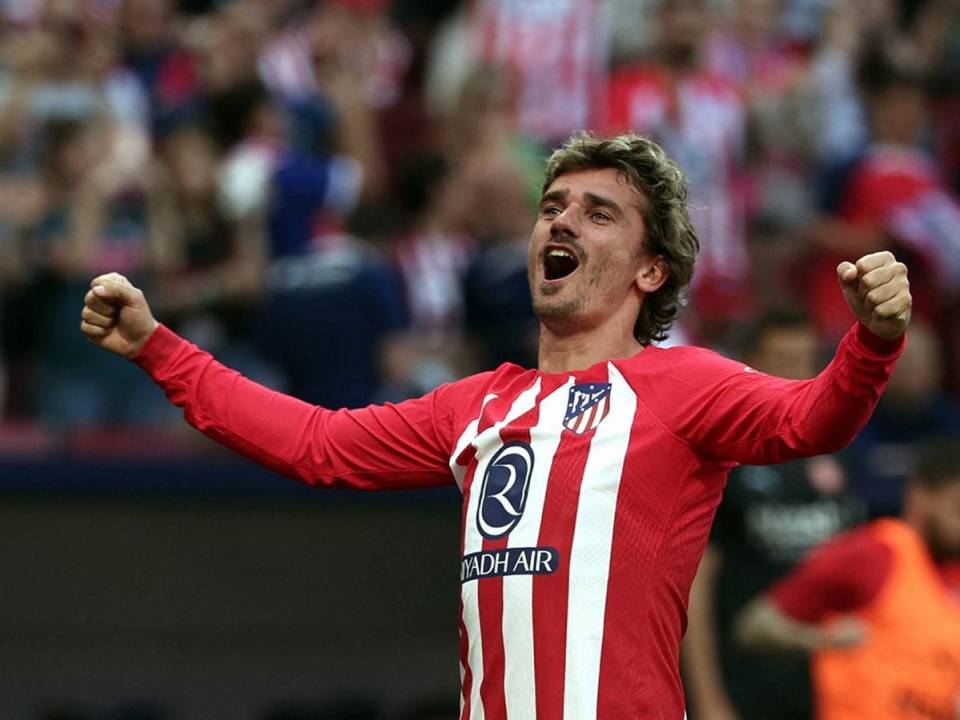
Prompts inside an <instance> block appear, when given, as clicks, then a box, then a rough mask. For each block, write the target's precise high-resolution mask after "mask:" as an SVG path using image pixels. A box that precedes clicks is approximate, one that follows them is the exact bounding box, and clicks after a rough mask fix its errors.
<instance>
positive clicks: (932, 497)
mask: <svg viewBox="0 0 960 720" xmlns="http://www.w3.org/2000/svg"><path fill="white" fill-rule="evenodd" d="M958 561H960V439H951V440H939V441H935V442H932V443H930V444H929V446H928V447H927V448H925V450H924V452H923V453H922V454H921V458H920V461H919V463H918V467H917V469H916V471H915V473H914V476H913V478H912V479H911V481H910V483H909V484H908V487H907V490H906V496H905V499H904V512H903V516H902V518H901V519H895V518H882V519H879V520H876V521H874V522H872V523H869V524H867V525H864V526H861V527H859V528H857V529H855V530H852V531H850V532H847V533H845V534H843V535H840V536H838V537H836V538H835V539H833V540H831V541H830V542H828V543H827V544H825V545H823V546H822V547H820V548H819V549H817V550H816V551H814V552H813V553H812V554H811V555H810V557H809V558H808V559H807V560H805V561H804V562H803V563H801V564H800V565H799V566H798V567H797V568H796V569H795V570H794V571H793V572H791V573H790V574H789V575H788V576H787V577H785V578H784V579H783V580H781V581H780V582H778V583H777V584H775V585H774V586H773V587H772V588H770V589H769V590H768V591H767V592H766V593H765V594H764V595H762V596H760V597H758V598H755V599H754V600H753V601H751V602H750V603H749V604H748V605H747V606H746V607H745V608H744V610H743V611H742V613H741V614H740V616H739V617H738V618H737V620H736V635H737V638H738V640H739V641H740V642H741V643H743V644H744V645H745V646H746V647H748V648H753V649H757V650H775V651H793V652H796V651H799V652H805V653H809V654H810V655H811V662H812V665H811V674H812V678H813V687H814V694H815V698H814V700H815V707H816V717H817V718H818V720H894V719H895V720H958V719H960V573H958V572H957V569H958ZM757 692H763V688H758V689H757Z"/></svg>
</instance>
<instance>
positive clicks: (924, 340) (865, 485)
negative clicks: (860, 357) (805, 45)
mask: <svg viewBox="0 0 960 720" xmlns="http://www.w3.org/2000/svg"><path fill="white" fill-rule="evenodd" d="M945 360H946V356H945V354H944V350H943V343H942V342H941V340H940V338H939V337H938V336H937V334H936V333H935V332H934V330H933V328H932V327H930V325H928V324H925V323H923V322H922V321H921V322H917V323H916V324H915V325H914V326H913V328H912V329H911V332H910V343H909V347H908V348H907V349H905V350H904V353H903V355H902V356H901V360H900V362H899V363H898V365H897V369H896V370H895V371H894V374H893V377H891V378H890V384H889V385H888V386H887V392H886V393H884V396H883V398H882V399H881V400H880V402H879V403H878V404H877V409H876V411H875V412H874V414H873V417H871V419H870V422H868V423H867V425H866V427H864V429H863V431H862V432H861V433H860V435H859V436H858V437H857V439H856V441H854V443H853V444H852V445H851V446H850V448H849V449H848V450H847V452H846V453H845V456H846V464H847V467H848V468H849V469H850V474H851V476H852V477H853V478H854V480H855V484H856V488H857V492H858V494H859V495H860V496H861V497H862V498H863V499H864V500H865V501H866V503H867V509H868V510H869V513H870V515H871V516H872V517H877V516H880V515H891V516H897V515H899V514H900V511H901V502H902V499H903V492H904V487H905V485H906V482H907V479H908V478H909V477H910V476H911V474H913V472H914V469H915V467H916V460H917V452H918V451H919V449H920V446H922V444H923V443H924V441H925V440H926V439H927V438H930V437H936V436H938V435H947V434H960V406H958V404H957V402H956V401H955V400H954V399H953V398H952V397H950V396H949V395H948V394H947V393H946V391H945V388H944V374H945V373H944V371H945Z"/></svg>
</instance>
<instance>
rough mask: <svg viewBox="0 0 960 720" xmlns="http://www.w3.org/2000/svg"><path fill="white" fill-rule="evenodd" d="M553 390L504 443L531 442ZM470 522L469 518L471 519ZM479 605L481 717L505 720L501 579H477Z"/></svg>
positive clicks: (546, 387)
mask: <svg viewBox="0 0 960 720" xmlns="http://www.w3.org/2000/svg"><path fill="white" fill-rule="evenodd" d="M555 389H556V383H549V382H545V383H543V384H542V385H541V387H540V392H539V393H538V395H537V401H536V404H535V405H534V407H533V409H532V410H531V411H529V412H527V413H526V414H525V415H522V416H521V418H518V421H515V422H513V423H510V427H509V428H506V427H505V428H503V429H502V430H501V431H500V439H501V441H503V443H508V442H518V441H519V442H525V443H528V444H529V443H530V428H532V427H533V426H534V425H536V424H537V421H538V420H539V419H540V403H541V402H542V401H543V399H544V398H545V397H546V396H547V395H548V394H549V392H552V391H553V390H555ZM470 521H472V518H471V519H470ZM508 542H509V535H505V536H504V537H502V538H497V539H496V540H490V539H487V538H485V539H484V541H483V549H484V550H485V551H486V550H501V549H504V548H506V547H507V546H508ZM475 582H478V583H480V585H479V587H478V588H477V590H478V595H479V598H478V599H479V605H480V635H481V645H482V647H483V682H482V683H481V686H480V697H481V698H482V700H483V710H484V717H489V718H506V717H507V705H506V691H505V689H504V668H505V658H504V648H503V578H502V577H490V578H483V579H481V580H477V581H475Z"/></svg>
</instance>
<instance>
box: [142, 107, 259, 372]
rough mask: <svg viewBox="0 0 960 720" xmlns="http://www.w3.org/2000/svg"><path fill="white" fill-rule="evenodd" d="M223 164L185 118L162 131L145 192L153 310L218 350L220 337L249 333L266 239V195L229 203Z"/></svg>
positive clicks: (201, 132) (213, 145)
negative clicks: (153, 277)
mask: <svg viewBox="0 0 960 720" xmlns="http://www.w3.org/2000/svg"><path fill="white" fill-rule="evenodd" d="M221 168H222V169H223V170H227V169H228V168H227V165H226V163H223V162H222V155H221V153H220V152H219V148H218V147H217V145H216V143H215V142H214V139H213V137H212V136H211V135H210V133H209V132H208V131H206V130H205V129H204V128H203V127H202V126H200V125H184V126H182V127H180V128H178V129H177V130H175V131H173V132H171V133H170V134H169V135H168V136H167V137H166V138H165V139H164V141H163V143H162V149H161V150H160V153H159V157H158V161H157V162H156V163H155V165H154V167H153V168H152V171H151V173H150V180H149V184H148V194H147V198H148V213H149V214H148V220H149V223H148V227H149V233H150V244H151V250H152V252H153V255H154V269H153V270H154V273H155V274H156V277H157V281H156V282H157V292H158V298H159V303H158V308H159V311H160V312H162V313H163V315H164V317H166V318H167V321H168V322H170V323H171V324H172V325H175V326H176V327H178V328H179V329H180V330H181V332H183V333H184V334H185V335H187V336H188V337H191V338H194V339H195V340H196V341H198V342H200V341H201V340H202V341H203V342H205V343H207V344H208V345H210V346H212V347H217V348H218V352H220V353H221V354H223V353H225V352H226V347H225V344H226V341H228V340H233V341H237V340H238V339H239V338H241V337H245V336H247V335H248V334H249V327H248V322H247V320H248V315H249V311H250V310H251V308H252V306H253V304H254V303H255V301H256V300H258V299H259V295H260V293H261V292H262V288H263V283H264V273H265V268H264V264H265V255H266V248H265V245H266V241H265V238H264V228H263V212H264V211H265V207H264V205H263V202H265V200H264V201H261V202H260V203H259V204H258V202H257V200H247V201H246V202H245V203H244V202H242V201H241V200H236V199H234V200H233V203H232V205H227V204H226V203H225V202H223V199H222V194H223V193H222V192H221V187H220V183H219V182H218V171H220V170H221ZM238 183H239V181H237V180H234V182H233V184H234V185H236V184H238ZM234 194H237V193H236V192H235V193H234ZM248 208H249V209H248ZM200 326H203V327H204V329H203V331H201V330H200V329H199V328H200Z"/></svg>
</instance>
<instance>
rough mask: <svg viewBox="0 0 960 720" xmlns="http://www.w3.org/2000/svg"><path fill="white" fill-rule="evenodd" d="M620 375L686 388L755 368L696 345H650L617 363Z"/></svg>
mask: <svg viewBox="0 0 960 720" xmlns="http://www.w3.org/2000/svg"><path fill="white" fill-rule="evenodd" d="M617 366H618V367H620V369H621V371H622V372H624V373H625V374H628V375H631V376H635V377H638V378H639V377H652V378H654V379H656V380H657V382H667V383H677V384H680V385H686V384H690V383H695V384H698V385H703V383H704V382H710V381H719V380H722V379H724V378H728V377H731V376H738V375H742V374H744V373H755V371H754V370H753V368H751V367H749V366H747V365H744V364H743V363H741V362H738V361H736V360H731V359H730V358H728V357H725V356H723V355H721V354H720V353H718V352H715V351H714V350H709V349H707V348H702V347H696V346H693V345H675V346H671V347H667V348H663V347H658V346H655V345H651V346H649V347H647V348H645V349H644V350H643V351H641V352H639V353H637V354H636V355H634V356H633V357H631V358H628V359H626V360H624V361H622V362H619V363H617Z"/></svg>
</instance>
